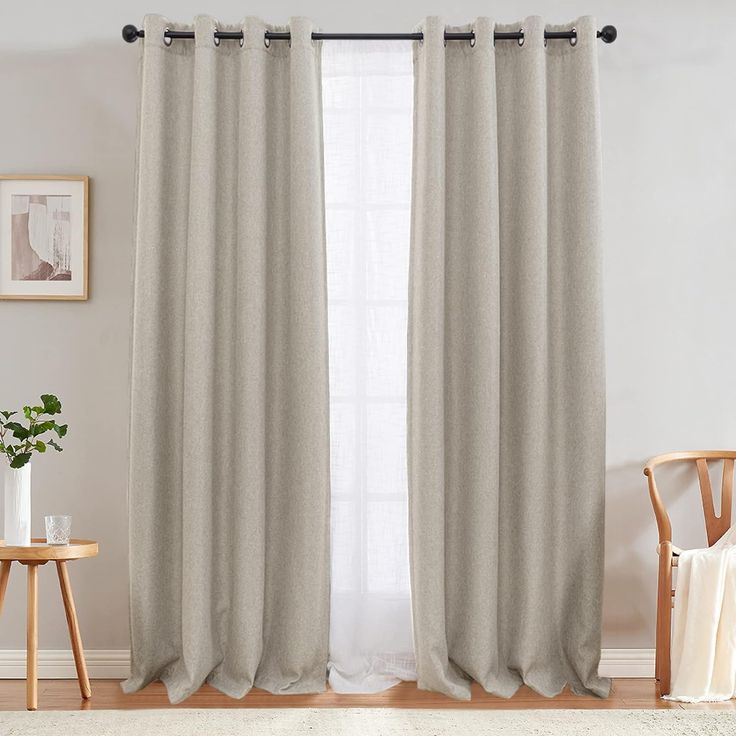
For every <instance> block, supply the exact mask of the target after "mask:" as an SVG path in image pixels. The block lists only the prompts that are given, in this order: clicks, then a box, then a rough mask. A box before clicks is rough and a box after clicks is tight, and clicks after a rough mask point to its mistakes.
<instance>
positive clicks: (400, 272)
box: [366, 210, 409, 302]
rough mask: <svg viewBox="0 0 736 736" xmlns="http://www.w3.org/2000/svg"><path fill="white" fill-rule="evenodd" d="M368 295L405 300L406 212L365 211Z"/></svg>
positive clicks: (407, 218)
mask: <svg viewBox="0 0 736 736" xmlns="http://www.w3.org/2000/svg"><path fill="white" fill-rule="evenodd" d="M366 238H367V242H366V246H367V253H366V260H367V264H366V265H367V269H368V270H367V275H366V278H367V284H366V293H367V297H368V299H392V300H395V301H402V302H406V299H407V293H408V289H409V249H408V248H407V247H406V244H407V243H408V242H409V212H408V210H371V211H370V212H368V214H367V228H366Z"/></svg>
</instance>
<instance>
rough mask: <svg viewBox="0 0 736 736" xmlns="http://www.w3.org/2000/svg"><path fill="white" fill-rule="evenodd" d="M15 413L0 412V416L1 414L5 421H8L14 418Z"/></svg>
mask: <svg viewBox="0 0 736 736" xmlns="http://www.w3.org/2000/svg"><path fill="white" fill-rule="evenodd" d="M17 413H18V412H17V411H0V414H2V415H3V416H4V417H5V419H6V420H7V419H10V417H12V416H14V415H15V414H17Z"/></svg>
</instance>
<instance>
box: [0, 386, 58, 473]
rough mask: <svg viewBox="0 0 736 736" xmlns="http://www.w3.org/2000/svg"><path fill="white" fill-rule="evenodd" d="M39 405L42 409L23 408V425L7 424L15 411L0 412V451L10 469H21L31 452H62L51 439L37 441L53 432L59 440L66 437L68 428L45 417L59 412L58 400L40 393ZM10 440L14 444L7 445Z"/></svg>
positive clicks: (35, 407) (50, 395)
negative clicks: (14, 441)
mask: <svg viewBox="0 0 736 736" xmlns="http://www.w3.org/2000/svg"><path fill="white" fill-rule="evenodd" d="M41 403H42V404H43V406H24V407H23V416H24V417H25V418H26V420H27V423H26V424H25V425H24V424H21V423H20V422H11V421H10V419H11V417H13V416H15V415H16V414H18V413H19V412H18V411H0V417H1V418H0V452H2V453H3V454H4V455H5V456H6V457H7V458H8V462H9V463H10V467H11V468H22V467H23V466H24V465H25V464H26V463H27V462H29V461H30V459H31V455H32V454H33V453H34V452H46V448H47V447H53V448H54V450H56V451H57V452H61V450H62V448H61V447H59V445H58V444H57V442H56V440H54V439H53V438H52V439H46V440H42V439H41V436H42V435H45V434H46V433H47V432H54V433H56V436H57V437H59V438H61V437H63V436H64V435H65V434H66V431H67V429H68V425H66V424H57V423H56V420H55V419H53V418H49V417H54V416H56V415H57V414H60V413H61V401H59V399H57V398H56V396H54V395H53V394H43V396H41ZM13 439H16V440H18V441H17V442H16V443H15V444H11V441H12V440H13Z"/></svg>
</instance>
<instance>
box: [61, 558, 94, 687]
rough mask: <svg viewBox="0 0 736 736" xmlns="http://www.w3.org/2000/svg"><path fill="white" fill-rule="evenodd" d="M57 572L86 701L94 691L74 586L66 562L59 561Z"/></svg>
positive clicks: (78, 676)
mask: <svg viewBox="0 0 736 736" xmlns="http://www.w3.org/2000/svg"><path fill="white" fill-rule="evenodd" d="M56 571H57V572H58V574H59V586H60V587H61V597H62V598H63V599H64V611H65V612H66V622H67V624H68V625H69V638H70V639H71V641H72V652H73V653H74V664H75V666H76V668H77V678H78V679H79V689H80V690H81V692H82V697H83V698H84V699H85V700H86V699H87V698H91V697H92V689H91V688H90V685H89V677H88V675H87V664H86V662H85V661H84V649H83V648H82V637H81V636H80V634H79V621H78V620H77V611H76V609H75V608H74V597H73V596H72V586H71V584H70V583H69V572H68V570H67V569H66V561H64V560H57V561H56Z"/></svg>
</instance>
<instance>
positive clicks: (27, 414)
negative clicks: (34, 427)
mask: <svg viewBox="0 0 736 736" xmlns="http://www.w3.org/2000/svg"><path fill="white" fill-rule="evenodd" d="M23 416H24V417H25V418H26V419H30V418H31V407H30V406H24V407H23Z"/></svg>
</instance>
